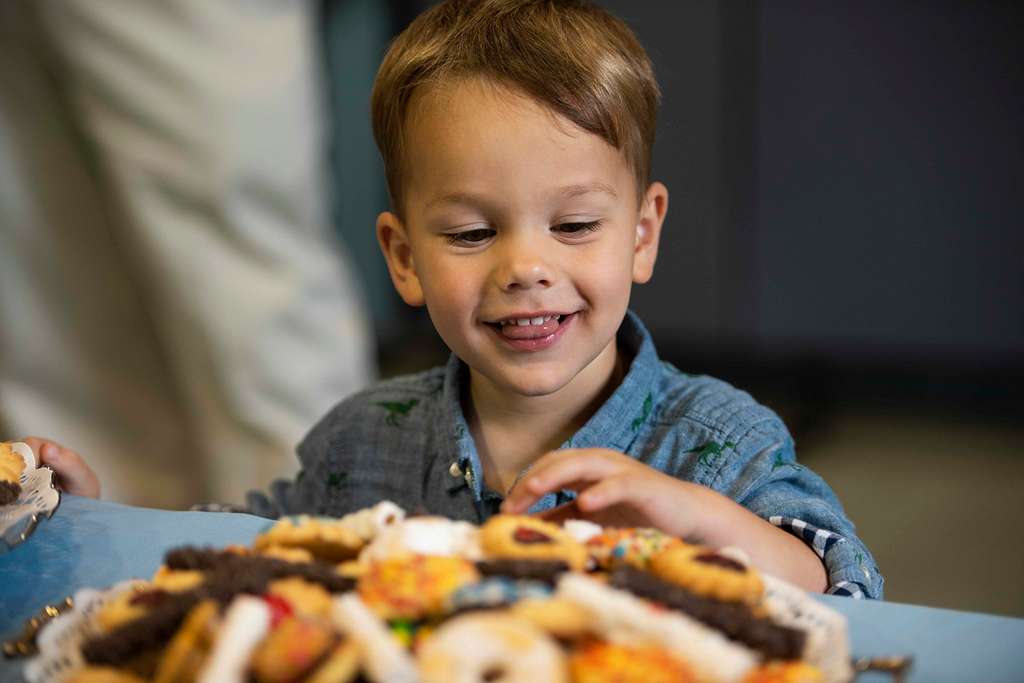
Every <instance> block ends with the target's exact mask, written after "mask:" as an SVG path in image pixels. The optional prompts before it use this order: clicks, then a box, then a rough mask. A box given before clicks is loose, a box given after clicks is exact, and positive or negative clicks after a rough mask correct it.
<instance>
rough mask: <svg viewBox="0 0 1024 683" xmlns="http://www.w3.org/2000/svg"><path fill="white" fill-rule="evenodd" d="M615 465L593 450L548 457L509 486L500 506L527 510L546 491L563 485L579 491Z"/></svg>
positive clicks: (509, 510)
mask: <svg viewBox="0 0 1024 683" xmlns="http://www.w3.org/2000/svg"><path fill="white" fill-rule="evenodd" d="M538 462H539V461H538ZM618 467H619V466H618V464H617V463H615V462H614V461H612V460H610V459H608V458H606V457H604V456H603V455H602V454H601V453H600V452H596V451H595V452H586V451H576V452H575V454H574V455H573V456H572V457H565V458H559V459H553V460H550V461H549V462H548V464H547V465H546V466H542V465H534V466H533V468H531V469H530V471H529V472H528V473H527V474H526V476H524V477H523V478H522V480H520V481H519V483H518V484H516V485H515V486H514V487H512V490H511V491H510V492H509V495H508V497H507V498H506V499H505V502H504V503H503V504H502V506H501V509H502V511H503V512H507V513H510V514H518V513H520V512H523V511H525V510H528V509H529V507H530V506H531V505H533V504H534V503H535V502H537V501H538V500H539V499H540V498H541V497H542V496H544V495H545V494H547V493H550V492H552V491H560V490H562V489H571V490H573V491H580V490H582V489H584V488H586V487H587V486H590V485H591V484H593V483H594V482H595V481H600V480H601V479H602V478H604V477H607V476H609V475H611V474H613V473H615V472H617V471H618Z"/></svg>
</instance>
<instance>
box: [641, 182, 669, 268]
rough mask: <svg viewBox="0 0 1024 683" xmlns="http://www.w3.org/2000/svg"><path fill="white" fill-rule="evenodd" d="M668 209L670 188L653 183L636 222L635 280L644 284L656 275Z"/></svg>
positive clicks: (646, 194)
mask: <svg viewBox="0 0 1024 683" xmlns="http://www.w3.org/2000/svg"><path fill="white" fill-rule="evenodd" d="M667 211H668V188H667V187H665V185H664V184H662V183H651V186H650V187H648V188H647V192H646V193H645V194H644V200H643V205H642V206H641V207H640V220H639V221H638V222H637V224H636V241H635V243H634V247H633V282H635V283H637V284H643V283H645V282H647V281H648V280H650V279H651V276H652V275H654V261H655V260H656V259H657V258H658V239H659V238H660V237H661V224H662V223H664V222H665V213H666V212H667Z"/></svg>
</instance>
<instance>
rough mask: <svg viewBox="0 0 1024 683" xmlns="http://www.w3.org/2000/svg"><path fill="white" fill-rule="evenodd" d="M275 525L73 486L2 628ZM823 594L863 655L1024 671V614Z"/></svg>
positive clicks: (40, 536)
mask: <svg viewBox="0 0 1024 683" xmlns="http://www.w3.org/2000/svg"><path fill="white" fill-rule="evenodd" d="M265 526H266V520H264V519H261V518H259V517H252V516H250V515H240V514H226V513H207V512H168V511H163V510H147V509H142V508H133V507H127V506H123V505H116V504H114V503H105V502H102V501H95V500H89V499H85V498H78V497H76V496H68V495H65V496H64V497H63V500H62V501H61V505H60V507H59V508H58V509H57V512H56V513H55V514H54V516H53V517H52V518H51V519H50V520H48V521H45V522H43V523H41V524H40V526H39V528H38V529H36V531H35V533H34V534H33V535H32V537H30V538H29V539H28V541H26V542H25V543H24V544H22V545H21V546H18V547H17V548H15V549H14V550H12V551H11V552H9V553H6V554H4V555H0V634H2V635H3V637H4V638H5V639H6V638H7V637H10V636H11V635H13V634H14V633H16V632H17V631H19V630H20V628H21V625H22V623H23V622H24V620H25V619H27V618H28V617H29V616H31V615H32V614H33V613H35V612H36V611H38V610H39V609H40V608H41V607H42V606H43V605H45V604H47V603H50V602H57V601H59V600H61V599H63V598H64V597H65V596H66V595H68V594H69V593H72V592H73V591H75V590H77V589H78V588H82V587H85V586H96V587H102V586H106V585H109V584H111V583H115V582H117V581H120V580H122V579H126V578H129V577H133V576H139V577H148V576H150V575H151V574H152V573H153V572H154V571H155V570H156V568H157V567H158V566H159V565H160V560H161V558H162V557H163V554H164V552H166V551H167V549H169V548H172V547H174V546H178V545H185V544H193V545H214V546H222V545H226V544H229V543H244V544H248V543H250V542H251V540H252V538H253V536H254V535H255V534H256V533H257V532H258V531H260V530H261V529H263V528H264V527H265ZM821 600H822V601H824V602H825V603H826V604H828V605H830V606H832V607H834V608H835V609H837V610H839V611H840V612H842V613H843V614H844V615H846V617H847V619H849V623H850V634H851V637H852V640H853V651H854V654H855V655H857V656H880V655H889V654H895V655H901V654H908V653H909V654H913V655H914V656H915V658H916V667H915V669H914V672H913V675H911V677H910V680H911V681H919V682H922V683H924V682H932V681H934V682H941V681H949V682H951V683H953V682H956V683H961V682H962V681H983V682H986V683H999V682H1002V681H1006V682H1011V681H1016V682H1019V681H1024V619H1012V618H1009V617H997V616H991V615H986V614H974V613H969V612H955V611H951V610H943V609H933V608H928V607H919V606H914V605H901V604H896V603H887V602H872V601H855V600H850V599H847V598H835V597H830V596H822V598H821ZM21 680H22V678H21V666H20V662H17V661H3V660H0V681H3V682H5V683H6V682H15V681H21ZM858 680H859V681H863V682H864V683H869V682H870V681H887V680H889V679H888V678H887V677H885V676H871V677H867V676H865V677H864V678H861V679H858Z"/></svg>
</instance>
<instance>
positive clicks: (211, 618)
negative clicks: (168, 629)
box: [153, 600, 220, 683]
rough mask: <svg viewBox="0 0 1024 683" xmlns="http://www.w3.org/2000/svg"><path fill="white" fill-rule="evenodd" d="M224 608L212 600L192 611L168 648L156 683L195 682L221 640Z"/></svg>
mask: <svg viewBox="0 0 1024 683" xmlns="http://www.w3.org/2000/svg"><path fill="white" fill-rule="evenodd" d="M219 625H220V609H219V606H218V605H217V603H215V602H213V601H212V600H204V601H203V602H200V603H199V604H198V605H196V606H195V607H193V608H192V611H191V612H189V613H188V616H187V617H185V621H184V622H182V624H181V628H179V629H178V632H177V633H175V634H174V637H173V638H171V642H170V643H168V644H167V647H166V648H164V651H163V653H162V654H161V655H160V659H159V662H158V663H157V666H156V673H155V674H154V675H153V683H188V682H190V681H194V680H195V679H196V676H197V675H198V673H199V669H200V668H201V667H202V665H203V661H204V660H205V659H206V656H207V654H208V653H209V651H210V648H211V647H213V643H214V641H215V640H216V638H217V627H218V626H219Z"/></svg>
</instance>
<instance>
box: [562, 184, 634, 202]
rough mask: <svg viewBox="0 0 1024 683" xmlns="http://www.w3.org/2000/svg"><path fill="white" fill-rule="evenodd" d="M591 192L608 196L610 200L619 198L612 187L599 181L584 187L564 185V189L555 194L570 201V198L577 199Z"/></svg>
mask: <svg viewBox="0 0 1024 683" xmlns="http://www.w3.org/2000/svg"><path fill="white" fill-rule="evenodd" d="M591 192H601V193H603V194H607V195H610V196H611V197H612V199H618V197H619V194H618V193H617V192H616V191H615V188H614V187H612V186H611V185H607V184H605V183H602V182H600V181H598V182H593V183H590V184H586V185H566V186H565V187H561V188H559V189H558V190H557V194H559V195H561V196H563V197H566V198H568V199H571V198H572V197H579V196H580V195H584V194H590V193H591Z"/></svg>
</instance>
